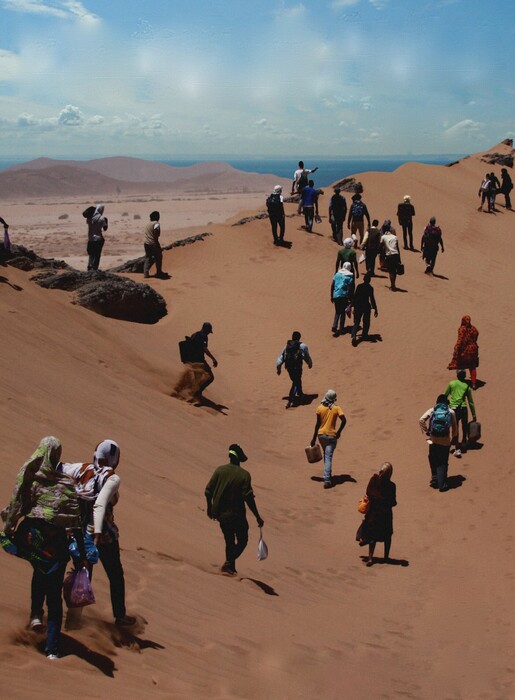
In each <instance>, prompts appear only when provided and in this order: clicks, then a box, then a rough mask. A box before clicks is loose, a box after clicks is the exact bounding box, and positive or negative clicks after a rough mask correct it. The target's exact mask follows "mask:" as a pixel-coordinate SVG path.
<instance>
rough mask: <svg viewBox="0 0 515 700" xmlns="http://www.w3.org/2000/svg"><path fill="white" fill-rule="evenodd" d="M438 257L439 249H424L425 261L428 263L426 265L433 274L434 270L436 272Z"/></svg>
mask: <svg viewBox="0 0 515 700" xmlns="http://www.w3.org/2000/svg"><path fill="white" fill-rule="evenodd" d="M437 255H438V248H436V249H432V248H429V249H426V248H424V260H425V261H426V265H427V266H428V267H429V269H430V270H431V272H433V270H434V267H435V263H436V256H437Z"/></svg>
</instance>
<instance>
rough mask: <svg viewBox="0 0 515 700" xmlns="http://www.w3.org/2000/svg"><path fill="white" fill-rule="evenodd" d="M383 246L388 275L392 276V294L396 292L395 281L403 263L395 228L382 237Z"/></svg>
mask: <svg viewBox="0 0 515 700" xmlns="http://www.w3.org/2000/svg"><path fill="white" fill-rule="evenodd" d="M381 246H382V247H383V250H384V255H385V260H386V267H387V269H388V275H389V276H390V289H391V290H392V292H396V291H397V287H396V286H395V280H396V279H397V271H398V269H399V264H400V262H401V254H400V251H399V241H398V240H397V236H396V235H395V229H394V228H393V226H391V227H390V229H389V231H387V233H384V234H383V235H382V236H381Z"/></svg>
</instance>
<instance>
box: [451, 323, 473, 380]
mask: <svg viewBox="0 0 515 700" xmlns="http://www.w3.org/2000/svg"><path fill="white" fill-rule="evenodd" d="M478 337H479V331H478V330H477V328H476V327H475V326H473V325H472V322H471V319H470V316H463V318H462V319H461V325H460V327H459V328H458V340H457V341H456V345H455V346H454V352H453V355H452V360H451V361H450V362H449V364H448V365H447V369H468V370H469V371H470V380H471V382H472V389H475V388H476V386H477V373H476V370H477V367H478V366H479V348H478V345H477V339H478Z"/></svg>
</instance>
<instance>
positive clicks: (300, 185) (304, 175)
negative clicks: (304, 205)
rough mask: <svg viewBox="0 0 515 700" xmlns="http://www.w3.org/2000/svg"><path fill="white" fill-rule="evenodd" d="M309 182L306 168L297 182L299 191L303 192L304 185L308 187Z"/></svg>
mask: <svg viewBox="0 0 515 700" xmlns="http://www.w3.org/2000/svg"><path fill="white" fill-rule="evenodd" d="M307 184H308V173H307V171H306V170H303V171H302V173H301V174H300V177H299V179H298V182H297V191H298V192H302V190H303V189H304V187H306V186H307Z"/></svg>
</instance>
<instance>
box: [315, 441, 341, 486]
mask: <svg viewBox="0 0 515 700" xmlns="http://www.w3.org/2000/svg"><path fill="white" fill-rule="evenodd" d="M318 442H319V443H320V447H321V448H322V449H323V451H324V481H325V482H330V481H331V477H332V475H333V452H334V451H335V449H336V443H337V442H338V440H337V439H336V438H335V437H334V436H333V435H320V434H319V435H318Z"/></svg>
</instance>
